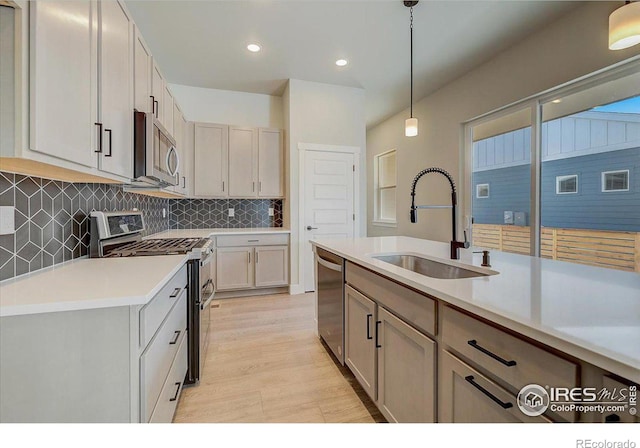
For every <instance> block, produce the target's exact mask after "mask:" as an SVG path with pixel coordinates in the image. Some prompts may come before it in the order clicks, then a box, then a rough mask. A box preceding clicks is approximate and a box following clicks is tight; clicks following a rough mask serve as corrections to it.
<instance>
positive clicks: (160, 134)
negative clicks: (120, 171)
mask: <svg viewBox="0 0 640 448" xmlns="http://www.w3.org/2000/svg"><path fill="white" fill-rule="evenodd" d="M133 115H134V121H133V122H134V126H133V129H134V131H133V142H134V144H133V145H134V148H133V176H134V178H135V181H136V182H141V183H144V184H148V185H154V186H161V187H166V186H169V185H178V170H179V169H180V156H179V155H178V151H177V150H176V141H175V139H174V138H173V137H172V136H171V134H169V131H167V130H166V129H165V128H164V126H162V124H160V121H158V119H157V118H156V117H155V116H154V115H153V114H150V113H145V112H139V111H137V110H134V112H133Z"/></svg>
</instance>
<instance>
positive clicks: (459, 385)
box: [438, 350, 551, 423]
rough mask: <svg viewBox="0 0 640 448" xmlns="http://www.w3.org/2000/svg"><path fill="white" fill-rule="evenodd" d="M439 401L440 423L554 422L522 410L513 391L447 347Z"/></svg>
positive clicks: (441, 366) (442, 361) (442, 360)
mask: <svg viewBox="0 0 640 448" xmlns="http://www.w3.org/2000/svg"><path fill="white" fill-rule="evenodd" d="M438 402H439V418H438V421H439V422H441V423H526V422H531V423H551V420H549V419H548V418H547V417H545V416H544V415H541V416H538V417H529V416H527V415H525V414H524V413H522V412H521V411H520V409H519V408H518V405H517V400H516V397H515V396H514V395H513V394H511V393H509V392H507V391H506V390H504V389H503V388H502V387H500V386H499V385H497V384H496V383H494V382H493V381H491V380H490V379H489V378H487V377H486V376H484V375H483V374H481V373H480V372H478V371H477V370H476V369H474V368H473V367H471V366H469V365H467V364H465V363H464V362H462V361H461V360H460V359H458V358H457V357H455V356H453V355H452V354H451V353H449V352H446V351H444V350H442V351H441V352H440V381H439V391H438Z"/></svg>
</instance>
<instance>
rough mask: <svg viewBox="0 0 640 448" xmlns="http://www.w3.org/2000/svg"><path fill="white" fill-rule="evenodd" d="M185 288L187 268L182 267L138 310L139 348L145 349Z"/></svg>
mask: <svg viewBox="0 0 640 448" xmlns="http://www.w3.org/2000/svg"><path fill="white" fill-rule="evenodd" d="M186 288H187V266H186V265H185V266H183V267H182V269H180V270H179V271H178V273H177V274H176V275H174V276H173V278H172V279H171V280H169V282H168V283H167V284H166V285H165V286H164V287H163V288H162V290H161V291H160V292H159V293H158V294H157V295H156V296H155V297H154V298H153V299H152V300H151V301H150V302H149V303H148V304H147V305H145V306H144V307H143V308H142V309H141V310H140V347H146V346H147V344H148V343H149V341H150V340H151V338H153V335H154V334H155V333H156V330H157V329H158V327H159V326H160V324H161V323H162V321H163V320H164V318H165V317H166V316H167V313H168V312H169V310H170V309H171V307H172V306H173V304H174V303H176V301H177V300H178V298H179V297H180V296H181V294H182V292H183V291H186Z"/></svg>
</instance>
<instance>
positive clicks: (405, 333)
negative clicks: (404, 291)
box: [345, 286, 436, 423]
mask: <svg viewBox="0 0 640 448" xmlns="http://www.w3.org/2000/svg"><path fill="white" fill-rule="evenodd" d="M345 327H346V328H345V359H346V363H347V366H348V367H349V368H350V369H351V371H352V372H353V374H354V375H355V377H356V379H357V380H358V382H359V383H360V384H361V386H362V387H363V389H364V390H365V391H366V392H367V394H368V395H369V396H370V397H371V399H372V400H373V401H375V402H376V404H377V406H378V408H379V409H380V412H382V414H383V415H384V416H385V417H386V418H387V420H389V421H391V422H402V423H410V422H425V423H426V422H434V421H435V372H436V370H435V355H436V343H435V342H434V341H433V340H431V339H430V338H428V337H427V336H425V335H423V334H422V333H420V332H418V331H417V330H416V329H414V328H413V327H412V326H410V325H408V324H406V323H405V322H403V321H402V320H400V319H398V318H397V317H395V316H394V315H392V314H391V313H390V312H388V311H387V310H386V309H384V308H382V307H380V306H378V305H377V304H376V302H374V301H373V300H371V299H369V298H367V297H365V296H364V295H363V294H361V293H359V292H358V291H356V290H355V289H353V288H351V287H350V286H346V287H345Z"/></svg>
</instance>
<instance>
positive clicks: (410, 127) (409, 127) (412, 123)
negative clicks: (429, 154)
mask: <svg viewBox="0 0 640 448" xmlns="http://www.w3.org/2000/svg"><path fill="white" fill-rule="evenodd" d="M417 4H418V2H417V1H405V2H404V6H406V7H407V8H409V11H410V15H411V19H410V28H409V30H410V35H411V118H407V119H406V120H405V122H404V135H405V136H407V137H415V136H416V135H418V119H417V118H414V117H413V7H414V6H415V5H417Z"/></svg>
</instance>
